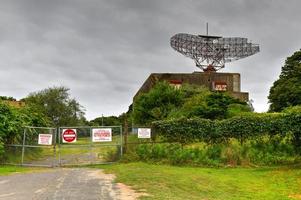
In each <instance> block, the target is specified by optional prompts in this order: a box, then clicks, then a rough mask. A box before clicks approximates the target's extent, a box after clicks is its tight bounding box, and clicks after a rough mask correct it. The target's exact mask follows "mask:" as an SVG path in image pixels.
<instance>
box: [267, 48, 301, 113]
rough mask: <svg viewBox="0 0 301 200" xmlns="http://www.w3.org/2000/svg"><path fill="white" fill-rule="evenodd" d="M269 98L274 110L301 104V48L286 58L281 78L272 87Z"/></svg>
mask: <svg viewBox="0 0 301 200" xmlns="http://www.w3.org/2000/svg"><path fill="white" fill-rule="evenodd" d="M268 99H269V102H270V103H271V105H270V111H272V112H280V111H282V110H283V109H285V108H287V107H290V106H296V105H301V50H299V51H296V52H295V53H294V54H293V55H292V56H290V57H288V58H287V59H286V61H285V64H284V66H283V67H282V70H281V74H280V77H279V79H278V80H276V81H275V82H274V84H273V86H272V87H271V89H270V94H269V96H268Z"/></svg>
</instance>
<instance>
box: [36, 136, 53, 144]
mask: <svg viewBox="0 0 301 200" xmlns="http://www.w3.org/2000/svg"><path fill="white" fill-rule="evenodd" d="M38 144H40V145H52V134H39V141H38Z"/></svg>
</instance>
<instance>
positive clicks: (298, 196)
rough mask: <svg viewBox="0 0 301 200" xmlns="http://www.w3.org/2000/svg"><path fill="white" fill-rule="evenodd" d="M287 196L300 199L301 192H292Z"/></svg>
mask: <svg viewBox="0 0 301 200" xmlns="http://www.w3.org/2000/svg"><path fill="white" fill-rule="evenodd" d="M288 197H289V198H293V199H301V194H292V195H289V196H288Z"/></svg>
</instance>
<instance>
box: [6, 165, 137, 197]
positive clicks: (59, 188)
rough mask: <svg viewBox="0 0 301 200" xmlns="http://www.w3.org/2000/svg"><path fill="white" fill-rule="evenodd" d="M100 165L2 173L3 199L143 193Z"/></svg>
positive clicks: (134, 194) (132, 195) (121, 195)
mask: <svg viewBox="0 0 301 200" xmlns="http://www.w3.org/2000/svg"><path fill="white" fill-rule="evenodd" d="M113 179H114V176H113V175H108V174H104V173H102V171H101V170H98V169H85V168H65V169H64V168H63V169H49V170H45V171H43V172H35V173H25V174H14V175H9V176H0V200H2V199H5V200H23V199H24V200H30V199H32V200H46V199H47V200H69V199H70V200H81V199H83V200H96V199H101V200H118V199H124V200H132V199H136V198H137V197H138V196H139V195H137V193H135V192H134V191H133V190H131V189H130V188H128V187H126V186H124V185H120V184H114V183H113Z"/></svg>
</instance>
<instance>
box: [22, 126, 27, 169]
mask: <svg viewBox="0 0 301 200" xmlns="http://www.w3.org/2000/svg"><path fill="white" fill-rule="evenodd" d="M25 137H26V128H24V131H23V143H22V157H21V165H23V163H24V153H25Z"/></svg>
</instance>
